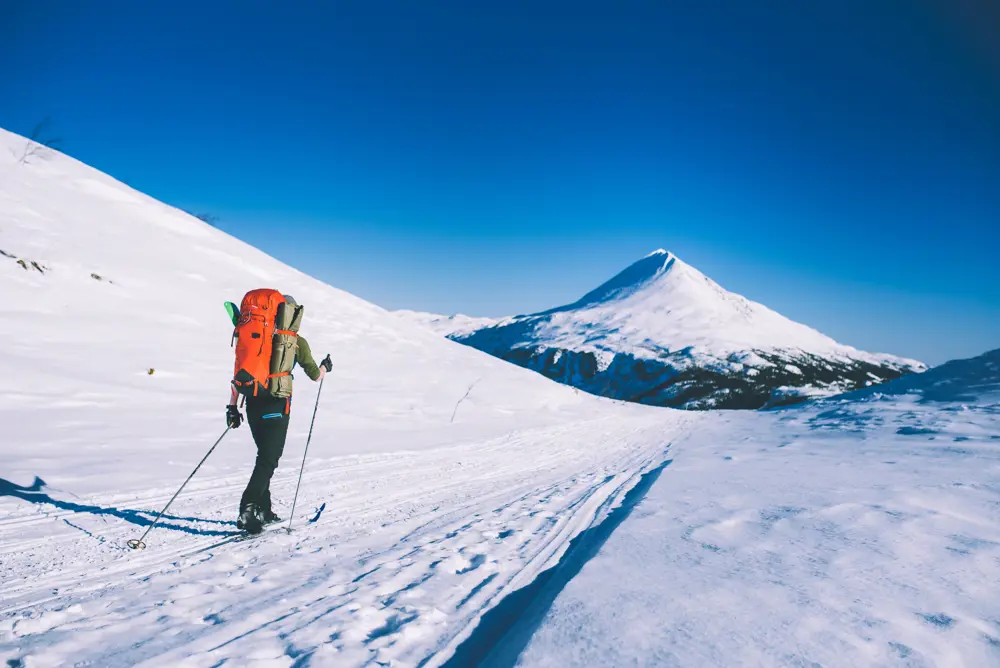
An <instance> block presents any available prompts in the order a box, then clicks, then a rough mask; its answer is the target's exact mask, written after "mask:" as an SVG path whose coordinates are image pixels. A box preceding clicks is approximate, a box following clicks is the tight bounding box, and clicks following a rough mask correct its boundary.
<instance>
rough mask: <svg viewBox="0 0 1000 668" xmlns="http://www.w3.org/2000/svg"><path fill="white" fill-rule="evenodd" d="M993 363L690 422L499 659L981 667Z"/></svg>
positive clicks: (997, 492)
mask: <svg viewBox="0 0 1000 668" xmlns="http://www.w3.org/2000/svg"><path fill="white" fill-rule="evenodd" d="M998 362H1000V351H994V352H993V353H990V354H987V355H984V356H982V357H980V358H976V359H974V360H965V361H961V362H955V363H950V364H948V365H943V366H942V367H938V368H937V369H934V370H932V371H930V372H928V374H921V375H920V376H914V377H907V378H902V379H900V380H898V381H895V382H894V383H891V384H889V385H887V386H883V388H882V389H883V392H881V393H879V394H877V395H876V394H875V393H873V392H870V391H862V392H857V393H854V394H852V395H848V396H847V397H845V398H842V399H837V400H827V401H824V402H820V403H818V404H816V405H814V406H809V407H799V408H795V409H788V410H782V411H774V412H764V413H761V412H757V413H749V412H736V413H734V412H728V413H725V414H719V415H716V416H713V418H712V419H711V420H709V421H707V422H705V423H702V424H700V425H699V428H698V429H697V431H696V432H694V433H693V434H692V436H691V437H690V438H687V439H685V440H684V441H683V442H680V443H678V444H676V445H675V447H674V448H673V449H672V451H671V454H672V456H673V457H674V462H673V464H672V465H671V466H669V467H668V468H666V469H665V470H664V472H663V474H662V475H661V476H660V478H659V480H658V481H657V482H656V484H655V485H654V486H653V488H652V489H651V490H650V492H649V493H648V495H647V496H646V497H645V499H644V500H643V501H642V502H641V503H640V504H639V505H638V506H637V507H636V508H635V509H634V511H633V513H632V516H631V518H630V519H629V520H628V521H626V522H625V523H624V524H623V525H622V526H621V527H620V528H619V529H618V530H617V531H616V532H615V533H614V534H613V535H612V536H611V538H610V539H609V540H608V542H607V543H606V545H605V546H604V547H603V549H602V550H601V551H600V553H599V554H598V555H597V556H596V557H595V558H594V559H593V560H591V561H590V562H589V563H588V564H587V565H586V566H585V567H584V568H583V569H582V572H581V574H580V575H579V576H578V577H577V578H575V579H574V580H572V581H571V582H570V583H569V584H568V585H567V586H566V587H565V589H564V590H563V591H562V592H561V594H560V595H559V596H558V597H557V598H555V601H554V603H553V604H552V606H551V609H550V610H548V614H547V615H546V616H545V618H544V620H543V621H542V622H541V624H540V627H539V628H538V630H537V632H535V633H534V635H533V637H532V641H531V643H530V645H529V646H528V648H527V649H526V651H525V652H524V654H523V655H522V656H521V660H520V662H519V664H518V665H520V666H524V667H525V668H535V667H542V666H595V665H606V666H612V665H614V666H625V665H678V666H759V665H803V666H805V665H822V666H876V665H878V666H882V665H907V666H996V665H1000V603H998V602H1000V372H998V369H1000V364H998ZM943 386H946V387H948V388H949V395H948V396H947V397H943V396H942V395H941V392H940V390H941V388H942V387H943ZM942 399H943V400H944V401H943V402H942ZM963 402H964V403H963Z"/></svg>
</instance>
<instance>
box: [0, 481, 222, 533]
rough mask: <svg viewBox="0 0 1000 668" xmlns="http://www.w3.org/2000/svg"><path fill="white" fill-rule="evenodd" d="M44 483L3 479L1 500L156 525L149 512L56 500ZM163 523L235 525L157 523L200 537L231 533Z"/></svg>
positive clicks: (190, 519) (185, 519)
mask: <svg viewBox="0 0 1000 668" xmlns="http://www.w3.org/2000/svg"><path fill="white" fill-rule="evenodd" d="M46 486H47V485H46V484H45V481H44V480H42V479H41V478H39V477H38V476H35V480H34V482H33V483H31V485H30V486H28V487H25V486H24V485H18V484H15V483H12V482H10V481H9V480H4V479H3V478H0V498H2V497H5V496H10V497H13V498H15V499H21V500H22V501H27V502H28V503H38V504H43V503H44V504H49V505H51V506H54V507H56V508H58V509H60V510H68V511H70V512H73V513H89V514H91V515H104V516H108V515H110V516H112V517H117V518H118V519H122V520H125V521H126V522H129V523H131V524H135V525H136V526H141V527H147V526H149V525H150V524H152V523H153V519H154V518H155V517H156V512H155V511H148V510H132V509H129V508H125V509H122V508H102V507H101V506H89V505H84V504H82V503H74V502H73V501H63V500H62V499H54V498H52V497H51V496H49V495H48V494H47V493H45V491H43V490H44V489H45V488H46ZM164 520H174V521H175V522H202V523H207V524H220V525H229V524H232V522H223V521H219V520H205V519H201V518H198V517H179V516H177V515H164V516H163V517H162V518H161V519H160V522H159V523H158V524H157V526H158V527H163V528H164V529H169V530H171V531H181V532H183V533H189V534H195V535H197V536H231V535H232V534H233V532H232V531H219V530H215V529H196V528H194V527H189V526H184V525H181V524H171V523H169V522H164Z"/></svg>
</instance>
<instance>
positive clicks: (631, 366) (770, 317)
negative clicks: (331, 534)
mask: <svg viewBox="0 0 1000 668" xmlns="http://www.w3.org/2000/svg"><path fill="white" fill-rule="evenodd" d="M400 315H401V317H405V318H408V319H410V320H415V321H418V322H421V323H422V324H424V325H425V326H430V327H431V328H433V329H435V330H436V331H438V332H439V333H441V334H443V335H445V336H448V337H449V338H451V339H453V340H455V341H459V342H461V343H464V344H466V345H469V346H472V347H474V348H477V349H479V350H482V351H485V352H487V353H490V354H491V355H494V356H496V357H499V358H501V359H505V360H507V361H509V362H513V363H515V364H518V365H520V366H524V367H527V368H529V369H533V370H535V371H537V372H539V373H541V374H543V375H545V376H547V377H549V378H552V379H554V380H557V381H559V382H562V383H565V384H568V385H572V386H574V387H577V388H579V389H582V390H586V391H587V392H591V393H593V394H598V395H602V396H608V397H612V398H616V399H623V400H626V401H635V402H639V403H646V404H653V405H660V406H675V407H682V408H694V409H703V408H763V407H767V406H775V405H781V404H786V403H794V402H796V401H801V400H803V399H806V398H809V397H812V396H825V395H831V394H838V393H841V392H846V391H850V390H855V389H859V388H863V387H867V386H869V385H871V384H876V383H881V382H884V381H887V380H892V379H894V378H898V377H900V376H902V375H905V374H907V373H911V372H919V371H924V370H925V369H926V366H925V365H924V364H922V363H921V362H918V361H916V360H911V359H906V358H902V357H897V356H894V355H887V354H881V353H867V352H864V351H861V350H858V349H856V348H852V347H851V346H846V345H843V344H840V343H838V342H836V341H834V340H833V339H831V338H830V337H828V336H826V335H824V334H822V333H820V332H818V331H816V330H815V329H812V328H811V327H807V326H806V325H803V324H801V323H798V322H795V321H792V320H789V319H788V318H786V317H784V316H782V315H781V314H779V313H777V312H775V311H773V310H771V309H769V308H767V307H766V306H764V305H763V304H759V303H757V302H753V301H751V300H749V299H746V298H745V297H743V296H741V295H738V294H736V293H733V292H729V291H728V290H725V289H724V288H723V287H722V286H720V285H719V284H718V283H716V282H715V281H713V280H712V279H710V278H709V277H707V276H705V274H703V273H701V272H700V271H698V270H697V269H695V268H694V267H692V266H691V265H689V264H687V263H685V262H683V261H682V260H681V259H680V258H678V257H677V256H676V255H674V254H673V253H670V252H669V251H666V250H663V249H658V250H656V251H654V252H652V253H650V254H649V255H647V256H646V257H644V258H642V259H640V260H638V261H637V262H635V263H633V264H632V265H630V266H629V267H627V268H626V269H624V270H623V271H622V272H620V273H619V274H617V275H616V276H614V277H613V278H612V279H611V280H609V281H607V282H605V283H603V284H602V285H600V286H599V287H597V288H596V289H595V290H592V291H591V292H588V293H587V294H585V295H584V296H583V297H581V298H580V299H579V300H577V301H575V302H573V303H572V304H567V305H565V306H560V307H556V308H553V309H549V310H547V311H542V312H540V313H534V314H530V315H521V316H513V317H508V318H499V319H490V318H470V317H468V316H462V315H455V316H451V317H447V316H436V315H432V314H419V313H414V312H400Z"/></svg>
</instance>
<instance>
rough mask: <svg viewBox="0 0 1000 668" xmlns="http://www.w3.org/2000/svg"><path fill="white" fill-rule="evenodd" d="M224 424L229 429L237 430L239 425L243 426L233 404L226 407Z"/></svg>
mask: <svg viewBox="0 0 1000 668" xmlns="http://www.w3.org/2000/svg"><path fill="white" fill-rule="evenodd" d="M226 424H228V425H229V428H230V429H239V428H240V425H241V424H243V416H242V415H240V412H239V411H238V410H236V405H235V404H229V405H228V406H226Z"/></svg>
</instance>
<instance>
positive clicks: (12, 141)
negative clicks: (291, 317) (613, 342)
mask: <svg viewBox="0 0 1000 668" xmlns="http://www.w3.org/2000/svg"><path fill="white" fill-rule="evenodd" d="M24 141H25V140H24V139H22V138H20V137H17V136H16V135H13V134H10V133H7V132H4V131H0V249H2V250H3V251H4V253H5V255H3V256H0V294H2V295H3V298H4V300H3V301H4V309H5V310H4V316H3V317H2V318H0V340H3V341H4V345H3V347H2V349H0V369H2V370H3V372H4V377H5V378H6V379H7V382H5V383H4V386H3V388H0V420H2V423H3V424H4V455H3V458H2V462H3V465H2V467H0V660H6V661H7V662H8V663H10V664H11V665H24V666H54V665H65V664H67V663H77V662H88V663H89V664H90V665H100V666H126V665H127V666H132V665H157V666H160V665H185V666H210V665H217V664H219V663H220V662H221V661H223V660H229V661H230V662H232V663H233V664H235V665H292V664H293V663H296V661H298V663H299V664H300V665H301V664H303V663H304V662H309V661H311V662H312V664H313V665H337V666H352V665H363V664H366V663H369V662H374V661H383V662H396V663H395V664H393V665H415V664H416V663H418V662H420V661H423V660H425V659H426V660H427V661H428V663H427V664H426V665H428V666H433V665H437V664H438V663H440V662H441V661H443V660H444V659H446V658H447V654H448V652H449V650H448V649H447V647H448V645H449V643H450V642H451V641H452V639H453V638H454V637H455V636H456V634H459V633H460V632H462V630H463V629H465V628H467V627H469V626H470V625H472V624H473V623H474V622H475V621H476V620H477V619H478V617H479V616H480V615H481V614H482V611H483V610H484V609H485V608H486V607H487V606H489V605H490V604H491V602H493V601H495V600H497V599H498V598H499V597H502V595H504V594H505V593H506V592H508V591H510V590H512V589H513V588H515V587H517V586H519V584H521V583H524V582H527V581H530V580H531V579H532V578H533V576H534V574H535V573H537V572H538V571H539V570H540V569H543V568H545V567H546V566H547V565H548V564H550V563H551V562H552V561H554V560H557V559H558V558H559V556H560V555H561V553H562V552H563V551H564V550H565V548H566V545H567V544H568V542H569V540H570V539H572V538H573V537H574V536H575V535H576V534H578V533H579V532H580V531H583V530H585V529H586V528H587V527H588V526H590V525H591V524H592V523H594V522H599V521H600V519H601V518H602V517H603V515H604V514H606V513H607V511H608V508H609V507H610V506H613V505H614V504H615V503H616V502H617V501H618V500H619V499H620V498H621V497H622V496H623V495H624V494H625V493H626V492H627V491H628V490H629V489H630V488H631V486H632V485H634V484H635V482H636V481H637V480H638V479H639V477H640V476H641V474H642V473H643V472H644V471H645V470H647V469H649V468H650V467H654V466H657V465H659V463H660V462H661V461H662V460H663V459H664V457H666V456H667V455H666V451H667V450H668V449H669V447H670V443H671V441H672V440H673V439H674V438H677V437H679V436H680V435H681V434H682V433H683V432H684V431H685V430H686V429H687V428H688V427H687V425H688V424H689V423H691V422H693V421H694V420H695V418H694V417H693V416H686V415H683V414H681V415H678V414H676V413H674V412H671V411H667V412H664V411H658V410H655V409H650V408H646V407H640V406H623V405H620V404H618V403H616V402H612V401H606V400H599V399H597V398H594V397H592V396H589V395H587V394H585V393H579V392H575V391H574V390H573V389H571V388H568V387H565V386H562V385H559V384H557V383H554V382H552V381H549V380H546V379H545V378H543V377H541V376H539V375H537V374H534V373H532V372H530V371H527V370H524V369H520V368H518V367H515V366H513V365H509V364H506V363H504V362H501V361H499V360H496V359H495V358H492V357H490V356H488V355H485V354H483V353H480V352H478V351H476V350H473V349H471V348H468V347H466V346H462V345H460V344H458V343H454V342H452V341H449V340H447V339H445V338H443V337H440V336H438V335H436V334H434V333H433V332H429V331H427V330H426V329H424V328H422V327H419V326H416V325H413V324H410V323H407V322H405V321H404V320H403V319H401V318H400V317H398V316H396V315H393V314H391V313H389V312H387V311H384V310H383V309H381V308H379V307H377V306H374V305H372V304H369V303H366V302H364V301H363V300H360V299H358V298H356V297H354V296H352V295H350V294H347V293H345V292H342V291H340V290H337V289H335V288H332V287H330V286H328V285H325V284H323V283H321V282H319V281H317V280H314V279H312V278H310V277H309V276H306V275H304V274H302V273H301V272H299V271H296V270H295V269H293V268H291V267H288V266H287V265H284V264H282V263H280V262H278V261H277V260H275V259H273V258H271V257H269V256H267V255H266V254H265V253H263V252H261V251H259V250H257V249H254V248H252V247H250V246H248V245H247V244H245V243H242V242H240V241H238V240H236V239H234V238H232V237H230V236H228V235H227V234H225V233H223V232H221V231H220V230H217V229H214V228H212V227H210V226H208V225H206V224H204V223H202V222H201V221H199V220H196V219H195V218H192V217H190V216H188V215H186V214H184V213H183V212H181V211H179V210H177V209H174V208H172V207H170V206H167V205H165V204H163V203H160V202H158V201H156V200H154V199H152V198H150V197H147V196H146V195H144V194H142V193H139V192H137V191H135V190H133V189H131V188H129V187H128V186H126V185H124V184H122V183H119V182H117V181H115V180H114V179H112V178H111V177H109V176H107V175H104V174H101V173H100V172H97V171H96V170H94V169H91V168H89V167H87V166H86V165H83V164H82V163H80V162H78V161H76V160H73V159H71V158H69V157H67V156H64V155H62V154H58V153H52V154H51V155H50V156H49V157H48V159H45V160H36V161H34V162H32V163H30V164H27V165H20V164H17V163H16V162H15V160H14V159H13V158H12V157H11V153H10V150H9V149H11V148H15V147H17V146H18V145H20V144H21V143H22V142H24ZM18 259H23V260H24V261H25V262H24V265H25V266H22V265H20V264H18V262H17V260H18ZM32 262H35V263H37V264H38V265H39V267H43V268H44V270H43V271H39V270H36V269H34V268H32V265H31V263H32ZM92 275H96V276H100V277H101V278H100V280H99V279H97V278H94V277H92ZM265 286H274V287H278V288H280V289H281V290H282V291H284V292H286V293H290V294H294V295H295V297H296V299H297V300H298V301H299V302H300V303H301V304H304V305H305V309H306V315H305V320H304V323H303V325H302V330H301V333H302V335H303V336H304V337H306V338H307V339H308V340H309V342H310V344H311V346H312V349H313V351H314V352H315V353H316V354H317V355H323V354H325V353H326V352H330V353H331V354H332V358H333V362H334V371H333V373H332V374H331V375H330V376H329V377H328V378H327V380H326V382H325V384H324V386H323V394H322V396H321V397H320V401H319V409H318V414H317V417H316V427H315V433H314V436H313V439H312V443H311V445H310V450H309V461H308V463H307V466H306V471H305V475H304V478H303V487H302V491H301V494H300V497H299V499H298V509H299V510H298V517H297V518H296V526H297V528H296V529H295V531H294V532H293V533H291V534H285V533H284V532H283V531H276V532H271V533H268V534H265V535H264V536H261V537H260V538H259V539H258V540H257V541H255V542H246V543H237V544H232V545H226V546H222V547H216V548H211V547H210V546H211V545H213V544H215V543H217V542H218V541H220V540H222V539H223V538H224V537H225V536H226V535H228V534H230V533H231V532H233V531H234V520H235V514H236V506H237V503H238V500H239V495H240V493H241V491H242V488H243V486H244V485H245V484H246V481H247V478H248V477H249V473H250V470H251V468H252V466H253V459H254V455H255V450H254V446H253V443H252V440H251V438H250V434H249V430H248V429H247V428H246V427H244V428H242V429H240V430H237V431H235V432H233V433H231V434H229V435H227V436H226V437H225V438H224V439H223V441H222V442H221V444H220V445H219V447H218V448H217V449H216V451H215V452H214V453H213V454H212V455H211V457H210V458H209V459H208V461H207V462H206V463H205V465H204V466H203V467H202V469H201V470H200V471H199V472H198V474H197V476H196V477H195V478H194V480H193V481H192V482H191V483H190V485H189V486H188V487H187V488H186V489H185V490H184V493H183V494H182V495H181V496H180V497H179V498H178V500H177V501H176V502H175V504H174V505H173V506H172V507H171V508H170V510H169V512H168V514H167V515H168V516H167V517H165V519H164V520H163V521H161V523H160V524H159V525H158V526H157V528H156V529H154V530H153V532H152V533H151V534H150V535H149V536H148V537H147V539H146V543H147V545H148V548H147V549H146V550H145V551H144V552H132V551H129V550H128V549H127V548H126V547H125V541H126V540H127V539H130V538H136V537H138V535H139V534H141V533H142V531H143V530H144V529H145V527H146V526H148V524H149V522H150V521H151V518H152V517H153V516H154V514H155V513H156V511H158V510H159V509H160V508H161V507H162V506H163V504H165V503H166V502H167V500H168V499H169V498H170V496H171V495H172V494H173V492H174V491H175V490H176V489H177V486H178V485H179V484H180V483H181V482H182V481H183V480H184V479H185V477H186V476H187V475H188V474H189V473H190V472H191V470H192V469H193V468H194V465H195V464H196V463H197V462H198V461H199V460H200V459H201V457H202V456H204V454H205V453H206V452H207V450H208V448H209V446H210V445H211V444H212V443H213V442H214V441H215V439H217V438H218V437H219V435H220V434H221V433H222V432H223V429H224V426H225V425H224V411H223V407H224V405H225V403H226V402H227V401H228V398H229V387H228V383H229V379H230V378H231V374H232V354H233V353H232V350H231V348H230V335H231V333H232V327H231V324H230V323H229V321H228V317H227V315H226V312H225V310H224V309H223V302H224V301H225V300H239V299H240V298H241V296H242V295H243V293H244V292H246V291H247V290H248V289H252V288H258V287H265ZM150 369H153V370H154V372H153V373H152V374H150V373H149V370H150ZM316 388H317V386H316V385H315V384H312V383H311V382H310V381H309V380H308V379H307V378H306V377H305V376H304V375H302V374H298V375H297V378H296V396H295V400H294V401H293V409H292V422H291V428H290V432H289V437H288V442H287V445H286V448H285V453H284V457H283V458H282V460H281V465H280V467H279V469H278V472H277V474H276V476H275V480H274V483H273V486H272V489H273V496H274V498H275V502H276V506H277V508H276V509H277V512H278V513H279V514H281V515H282V516H285V517H287V513H288V511H289V506H290V502H291V498H292V495H293V493H294V489H295V482H296V478H297V475H298V466H299V464H300V462H301V457H302V453H303V446H304V443H305V437H306V431H307V429H308V423H309V419H308V418H309V416H310V414H311V412H312V411H311V409H312V407H313V402H314V401H315V400H316V396H317V395H316ZM470 388H471V391H470ZM466 395H468V396H467V397H466V398H465V399H464V400H463V397H465V396H466ZM311 520H315V521H311ZM199 550H203V551H201V552H198V551H199Z"/></svg>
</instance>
